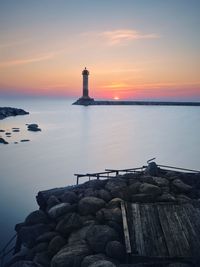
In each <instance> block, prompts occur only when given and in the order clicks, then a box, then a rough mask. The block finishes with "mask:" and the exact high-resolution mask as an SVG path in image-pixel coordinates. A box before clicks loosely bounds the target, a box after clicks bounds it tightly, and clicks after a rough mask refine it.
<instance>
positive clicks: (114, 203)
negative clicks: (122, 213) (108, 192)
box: [106, 197, 123, 209]
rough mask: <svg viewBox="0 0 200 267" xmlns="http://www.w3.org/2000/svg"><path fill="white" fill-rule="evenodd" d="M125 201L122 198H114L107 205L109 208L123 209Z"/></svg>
mask: <svg viewBox="0 0 200 267" xmlns="http://www.w3.org/2000/svg"><path fill="white" fill-rule="evenodd" d="M122 201H123V200H122V199H121V198H118V197H116V198H113V199H111V201H109V202H108V204H107V205H106V207H107V208H109V209H112V208H120V207H121V202H122Z"/></svg>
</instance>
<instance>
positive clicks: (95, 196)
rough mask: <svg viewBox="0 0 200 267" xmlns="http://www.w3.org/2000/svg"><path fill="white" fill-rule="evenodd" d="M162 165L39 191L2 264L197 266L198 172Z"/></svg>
mask: <svg viewBox="0 0 200 267" xmlns="http://www.w3.org/2000/svg"><path fill="white" fill-rule="evenodd" d="M161 166H162V168H161ZM165 167H167V168H165ZM165 167H164V166H163V165H156V163H155V162H151V163H149V165H148V166H142V167H140V168H132V169H125V170H106V171H104V172H101V173H91V174H86V175H83V174H76V176H77V183H79V181H80V179H81V178H84V177H86V176H88V177H89V179H91V178H92V177H93V178H96V179H94V180H89V181H88V182H85V183H83V184H77V185H75V186H68V187H64V188H55V189H51V190H46V191H41V192H39V193H38V195H37V202H38V205H39V209H38V210H36V211H33V212H31V213H30V214H29V215H28V216H27V217H26V219H25V221H24V222H23V223H20V224H17V225H16V227H15V229H16V232H17V241H16V246H15V252H14V255H13V257H12V258H11V260H10V261H9V262H7V264H6V265H5V267H144V266H150V267H192V266H196V267H197V266H200V256H199V251H200V230H199V229H200V172H199V171H194V170H187V171H186V169H183V170H182V171H180V169H179V168H174V167H172V168H171V167H169V166H165ZM170 168H171V169H170Z"/></svg>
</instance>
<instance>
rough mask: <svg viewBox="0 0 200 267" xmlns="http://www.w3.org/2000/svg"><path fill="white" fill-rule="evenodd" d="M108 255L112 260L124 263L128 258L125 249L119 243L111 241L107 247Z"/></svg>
mask: <svg viewBox="0 0 200 267" xmlns="http://www.w3.org/2000/svg"><path fill="white" fill-rule="evenodd" d="M106 254H107V255H108V256H109V257H111V258H114V259H117V260H120V261H123V260H124V259H125V257H126V252H125V247H124V245H122V243H120V242H119V241H110V242H108V243H107V245H106Z"/></svg>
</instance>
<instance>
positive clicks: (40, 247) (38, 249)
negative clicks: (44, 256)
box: [32, 242, 48, 254]
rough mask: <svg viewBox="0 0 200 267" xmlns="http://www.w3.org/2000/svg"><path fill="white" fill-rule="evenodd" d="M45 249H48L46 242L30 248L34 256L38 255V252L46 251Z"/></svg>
mask: <svg viewBox="0 0 200 267" xmlns="http://www.w3.org/2000/svg"><path fill="white" fill-rule="evenodd" d="M47 248H48V243H47V242H41V243H38V244H37V245H35V246H34V247H33V248H32V251H33V252H34V254H36V253H40V252H43V251H45V250H47Z"/></svg>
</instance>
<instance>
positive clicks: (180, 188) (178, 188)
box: [172, 179, 192, 193]
mask: <svg viewBox="0 0 200 267" xmlns="http://www.w3.org/2000/svg"><path fill="white" fill-rule="evenodd" d="M172 187H173V190H174V191H175V192H177V193H188V192H190V191H191V190H192V186H191V185H188V184H185V183H184V182H183V181H181V180H180V179H175V180H173V182H172Z"/></svg>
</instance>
